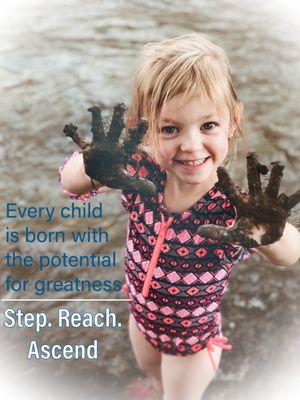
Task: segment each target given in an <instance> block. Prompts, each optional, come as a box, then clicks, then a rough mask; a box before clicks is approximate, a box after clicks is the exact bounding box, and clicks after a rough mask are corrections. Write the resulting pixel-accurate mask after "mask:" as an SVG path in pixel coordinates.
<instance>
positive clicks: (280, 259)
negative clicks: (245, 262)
mask: <svg viewBox="0 0 300 400" xmlns="http://www.w3.org/2000/svg"><path fill="white" fill-rule="evenodd" d="M257 250H258V251H259V252H260V253H261V254H263V255H264V256H265V257H266V258H267V260H268V261H270V262H271V263H272V264H276V265H293V264H295V263H296V262H297V261H298V260H299V258H300V233H299V231H298V230H297V229H296V228H295V227H294V226H293V225H291V224H289V223H286V225H285V228H284V231H283V235H282V237H281V238H280V239H279V240H278V241H277V242H274V243H272V244H268V245H266V246H260V247H258V248H257Z"/></svg>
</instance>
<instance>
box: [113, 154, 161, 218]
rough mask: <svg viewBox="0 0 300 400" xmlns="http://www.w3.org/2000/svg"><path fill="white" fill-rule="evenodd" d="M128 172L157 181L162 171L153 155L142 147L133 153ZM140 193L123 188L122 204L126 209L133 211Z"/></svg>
mask: <svg viewBox="0 0 300 400" xmlns="http://www.w3.org/2000/svg"><path fill="white" fill-rule="evenodd" d="M127 172H128V173H129V174H130V175H131V176H139V177H140V178H144V179H148V180H150V181H151V182H155V181H156V180H157V177H158V175H159V173H160V166H159V165H158V164H156V163H155V162H154V160H153V158H152V156H151V155H150V154H149V153H147V152H146V151H144V150H142V149H140V150H139V151H138V152H137V153H135V154H132V155H131V157H130V159H129V161H128V164H127ZM138 196H139V197H140V194H138V193H136V192H129V191H125V190H122V194H121V204H122V206H123V207H124V208H125V210H127V211H129V212H131V211H132V210H133V207H134V204H135V203H136V202H137V200H139V199H138Z"/></svg>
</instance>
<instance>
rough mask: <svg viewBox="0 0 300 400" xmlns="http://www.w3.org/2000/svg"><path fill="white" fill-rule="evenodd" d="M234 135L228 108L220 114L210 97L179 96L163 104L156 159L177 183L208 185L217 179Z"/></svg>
mask: <svg viewBox="0 0 300 400" xmlns="http://www.w3.org/2000/svg"><path fill="white" fill-rule="evenodd" d="M231 135H232V133H231V131H230V117H229V112H228V111H227V112H226V113H225V114H224V115H223V116H222V117H220V116H219V117H218V115H217V111H216V108H215V107H214V106H213V105H212V104H211V102H210V101H209V99H207V100H205V99H203V98H202V97H193V98H191V99H190V100H188V101H185V102H183V101H182V99H181V96H180V95H179V96H176V97H174V98H172V99H171V100H170V101H168V102H167V103H166V104H165V106H164V107H163V108H162V112H161V125H160V130H159V133H158V154H157V160H158V162H159V163H160V165H162V166H163V167H164V168H165V169H166V171H167V173H168V179H170V180H173V182H174V183H177V184H179V185H181V186H182V185H186V184H188V185H201V186H205V187H206V186H208V189H209V188H210V187H212V186H213V185H214V183H215V182H216V181H217V180H218V178H217V173H216V171H217V168H218V167H219V166H220V165H221V164H222V163H223V161H224V160H225V158H226V156H227V152H228V139H229V137H230V136H231Z"/></svg>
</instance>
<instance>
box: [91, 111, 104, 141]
mask: <svg viewBox="0 0 300 400" xmlns="http://www.w3.org/2000/svg"><path fill="white" fill-rule="evenodd" d="M88 111H89V112H91V113H92V124H91V125H92V127H91V131H92V134H93V142H100V141H101V140H102V139H104V137H105V135H104V129H103V123H102V117H101V110H100V108H99V107H97V106H93V107H90V108H88Z"/></svg>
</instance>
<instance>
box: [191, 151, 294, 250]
mask: <svg viewBox="0 0 300 400" xmlns="http://www.w3.org/2000/svg"><path fill="white" fill-rule="evenodd" d="M271 165H272V167H271V172H270V178H269V182H268V184H267V187H266V189H265V190H264V191H263V190H262V187H261V181H260V174H261V173H262V174H266V173H267V172H268V168H267V167H266V166H264V165H262V164H260V163H259V162H258V160H257V156H256V154H255V153H248V155H247V178H248V186H249V194H248V195H243V196H241V195H240V193H239V192H238V190H237V189H236V186H235V184H234V183H233V182H232V180H231V178H230V176H229V174H228V172H227V170H226V169H225V168H222V167H219V168H218V171H217V173H218V177H219V185H220V186H221V188H222V190H223V191H224V193H225V194H226V195H227V196H228V198H229V199H230V201H231V202H232V203H233V204H234V205H235V207H236V210H237V216H236V220H235V223H234V225H233V226H232V227H231V228H229V229H227V228H224V227H219V226H216V225H203V226H201V227H200V228H199V229H198V233H199V234H200V235H201V236H204V237H207V238H213V239H217V240H222V241H228V242H231V243H237V244H240V245H242V246H244V247H248V248H249V247H258V246H263V245H267V244H271V243H274V242H276V241H277V240H279V239H280V238H281V236H282V234H283V231H284V227H285V224H286V221H287V218H288V217H289V215H290V210H291V209H292V208H293V207H294V206H295V205H296V204H297V203H299V202H300V190H298V191H297V192H296V193H294V194H293V195H291V196H287V195H286V194H284V193H282V194H280V195H278V194H279V188H280V182H281V179H282V175H283V174H282V171H283V169H284V166H283V165H281V164H280V163H279V162H278V161H276V162H272V163H271Z"/></svg>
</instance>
